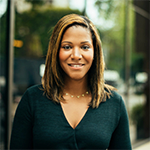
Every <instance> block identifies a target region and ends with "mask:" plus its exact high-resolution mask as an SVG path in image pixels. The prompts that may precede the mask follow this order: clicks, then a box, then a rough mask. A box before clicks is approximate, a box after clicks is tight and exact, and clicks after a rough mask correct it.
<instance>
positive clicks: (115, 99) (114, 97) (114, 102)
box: [104, 91, 125, 109]
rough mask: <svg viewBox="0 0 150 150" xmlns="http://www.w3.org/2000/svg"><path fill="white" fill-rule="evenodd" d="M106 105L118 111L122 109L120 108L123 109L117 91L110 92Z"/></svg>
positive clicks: (121, 99) (121, 100)
mask: <svg viewBox="0 0 150 150" xmlns="http://www.w3.org/2000/svg"><path fill="white" fill-rule="evenodd" d="M104 103H105V102H104ZM106 103H107V104H108V105H111V106H112V107H114V108H118V109H122V107H123V108H124V107H125V102H124V100H123V98H122V96H121V95H120V94H119V93H118V92H117V91H111V95H110V98H107V99H106Z"/></svg>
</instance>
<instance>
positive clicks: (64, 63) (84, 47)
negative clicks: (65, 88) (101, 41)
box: [59, 25, 94, 80]
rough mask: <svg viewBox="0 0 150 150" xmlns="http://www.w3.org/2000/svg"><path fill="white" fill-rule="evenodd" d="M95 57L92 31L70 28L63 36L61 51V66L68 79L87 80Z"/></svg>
mask: <svg viewBox="0 0 150 150" xmlns="http://www.w3.org/2000/svg"><path fill="white" fill-rule="evenodd" d="M93 56H94V46H93V41H92V38H91V33H90V31H89V30H88V29H87V28H85V27H82V26H79V25H77V26H72V27H69V28H68V29H67V30H66V32H65V33H64V35H63V38H62V41H61V46H60V50H59V62H60V66H61V67H62V69H63V70H64V72H65V73H66V76H65V77H66V78H67V79H69V78H70V79H74V80H81V79H86V77H87V72H88V71H89V69H90V67H91V65H92V62H93Z"/></svg>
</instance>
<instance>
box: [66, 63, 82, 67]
mask: <svg viewBox="0 0 150 150" xmlns="http://www.w3.org/2000/svg"><path fill="white" fill-rule="evenodd" d="M68 65H69V66H71V67H74V68H80V67H82V66H83V65H84V64H81V63H80V64H79V63H78V64H74V63H71V64H68Z"/></svg>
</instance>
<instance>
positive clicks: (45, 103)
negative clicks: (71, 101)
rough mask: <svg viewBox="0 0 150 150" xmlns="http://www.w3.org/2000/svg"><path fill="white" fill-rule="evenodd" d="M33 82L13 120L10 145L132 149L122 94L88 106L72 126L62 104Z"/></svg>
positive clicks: (34, 147) (65, 149)
mask: <svg viewBox="0 0 150 150" xmlns="http://www.w3.org/2000/svg"><path fill="white" fill-rule="evenodd" d="M40 88H42V86H41V85H36V86H33V87H31V88H29V89H27V91H26V92H25V93H24V95H23V97H22V99H21V101H20V103H19V105H18V108H17V111H16V114H15V118H14V123H13V129H12V135H11V142H10V149H20V150H21V149H61V150H69V149H123V150H128V149H131V143H130V137H129V124H128V116H127V111H126V108H125V105H124V102H123V100H122V98H121V96H120V95H119V94H117V93H116V92H112V93H113V95H112V97H111V98H110V99H107V101H106V102H102V103H101V104H100V105H99V107H98V108H97V109H93V108H91V107H89V109H88V110H87V112H86V114H85V115H84V117H83V118H82V120H81V121H80V123H79V124H78V125H77V127H76V128H75V129H73V128H72V127H71V126H70V125H69V123H68V122H67V120H66V118H65V116H64V113H63V111H62V108H61V105H60V104H56V103H54V102H52V101H51V100H50V99H48V98H47V97H46V96H45V95H43V91H42V90H41V89H40Z"/></svg>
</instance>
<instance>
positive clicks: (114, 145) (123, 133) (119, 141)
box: [108, 97, 132, 150]
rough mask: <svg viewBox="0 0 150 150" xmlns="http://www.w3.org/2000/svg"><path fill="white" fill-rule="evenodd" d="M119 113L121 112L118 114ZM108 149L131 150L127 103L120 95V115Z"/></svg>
mask: <svg viewBox="0 0 150 150" xmlns="http://www.w3.org/2000/svg"><path fill="white" fill-rule="evenodd" d="M118 115H119V114H118ZM108 149H119V150H121V149H122V150H131V149H132V147H131V141H130V133H129V121H128V114H127V110H126V107H125V104H124V102H123V100H122V98H121V97H120V117H119V122H118V125H117V127H116V129H115V131H114V132H113V135H112V137H111V141H110V145H109V148H108Z"/></svg>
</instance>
